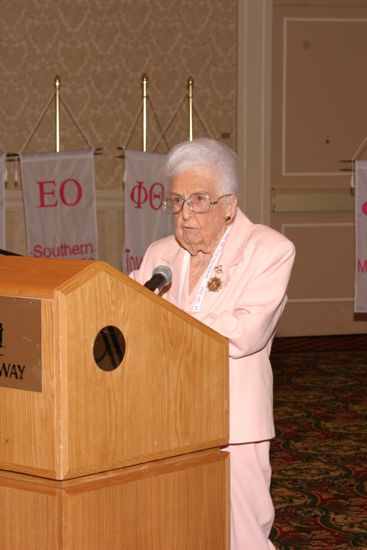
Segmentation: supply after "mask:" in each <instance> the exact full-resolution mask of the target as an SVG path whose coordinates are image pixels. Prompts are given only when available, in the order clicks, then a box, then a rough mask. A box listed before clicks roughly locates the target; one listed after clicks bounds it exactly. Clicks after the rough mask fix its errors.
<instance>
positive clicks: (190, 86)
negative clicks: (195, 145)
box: [187, 76, 194, 141]
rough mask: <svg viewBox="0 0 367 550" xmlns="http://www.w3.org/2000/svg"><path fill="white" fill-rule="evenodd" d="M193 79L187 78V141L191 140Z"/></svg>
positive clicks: (192, 132)
mask: <svg viewBox="0 0 367 550" xmlns="http://www.w3.org/2000/svg"><path fill="white" fill-rule="evenodd" d="M193 88H194V79H193V78H192V76H189V78H188V80H187V91H188V93H187V98H188V103H189V141H192V140H193V134H194V131H193V118H192V98H193Z"/></svg>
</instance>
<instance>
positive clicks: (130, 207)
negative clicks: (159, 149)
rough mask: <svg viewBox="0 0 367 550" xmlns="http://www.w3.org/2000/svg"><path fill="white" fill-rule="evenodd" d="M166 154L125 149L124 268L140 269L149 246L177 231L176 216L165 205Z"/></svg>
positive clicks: (128, 270)
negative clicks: (173, 219) (173, 220)
mask: <svg viewBox="0 0 367 550" xmlns="http://www.w3.org/2000/svg"><path fill="white" fill-rule="evenodd" d="M165 161H166V156H165V155H160V154H158V153H143V152H141V151H131V150H127V151H125V196H124V204H125V217H124V219H125V234H124V251H123V261H122V263H123V270H124V271H125V272H126V273H130V271H133V270H134V269H138V268H139V266H140V264H141V260H142V258H143V255H144V252H145V251H146V249H147V248H148V246H149V245H150V244H151V243H152V242H153V241H155V240H157V239H160V238H161V237H166V236H167V235H170V234H171V233H172V232H173V229H172V228H173V223H172V216H171V215H170V214H169V213H167V212H164V211H163V209H162V203H163V199H164V196H165V193H166V190H167V189H168V178H167V177H166V176H165V175H164V164H165Z"/></svg>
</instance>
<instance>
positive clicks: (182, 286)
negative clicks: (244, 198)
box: [132, 138, 294, 550]
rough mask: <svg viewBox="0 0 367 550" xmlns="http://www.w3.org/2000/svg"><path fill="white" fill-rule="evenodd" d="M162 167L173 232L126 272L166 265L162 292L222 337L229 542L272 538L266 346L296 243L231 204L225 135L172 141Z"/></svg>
mask: <svg viewBox="0 0 367 550" xmlns="http://www.w3.org/2000/svg"><path fill="white" fill-rule="evenodd" d="M166 171H167V174H168V175H169V177H170V180H171V188H170V193H169V195H168V196H167V198H166V200H165V206H166V208H167V210H168V211H170V212H171V213H172V214H173V216H174V220H175V235H172V236H169V237H166V238H163V239H161V240H159V241H156V242H154V243H153V244H152V245H151V246H150V247H149V248H148V250H147V252H146V254H145V255H144V258H143V261H142V264H141V267H140V269H139V271H136V272H134V273H133V274H132V276H133V277H134V278H135V279H136V280H137V281H138V282H140V283H142V284H143V283H144V282H145V281H146V280H147V279H148V278H149V277H150V275H151V273H152V271H153V269H154V268H155V267H156V266H158V265H166V266H168V267H170V269H171V270H172V273H173V279H172V284H171V285H170V286H169V287H168V288H164V289H163V290H162V291H161V294H162V296H163V297H164V298H166V299H167V300H169V301H170V302H172V303H174V304H175V305H177V306H178V307H180V308H182V309H183V310H185V311H186V312H188V313H190V314H191V315H192V316H194V317H195V318H197V319H199V320H200V321H202V322H203V323H205V324H207V325H209V326H210V327H211V328H212V329H214V330H216V331H217V332H219V333H221V334H223V335H224V336H226V337H227V338H228V339H229V355H230V445H229V446H228V447H227V448H226V450H227V451H229V453H230V471H231V548H232V549H236V550H244V549H248V550H262V549H269V548H274V547H273V545H272V544H271V542H270V541H269V540H268V537H269V533H270V529H271V526H272V523H273V518H274V507H273V504H272V500H271V497H270V491H269V488H270V478H271V467H270V463H269V445H270V443H269V440H270V439H271V438H273V437H274V424H273V411H272V408H273V388H272V386H273V379H272V370H271V365H270V361H269V355H270V349H271V345H272V340H273V337H274V332H275V329H276V326H277V323H278V320H279V317H280V315H281V313H282V311H283V308H284V305H285V302H286V288H287V284H288V280H289V276H290V272H291V268H292V264H293V260H294V246H293V244H292V243H291V242H290V241H289V240H288V239H286V238H285V237H284V236H283V235H281V234H280V233H278V232H276V231H274V230H273V229H270V228H269V227H266V226H264V225H257V224H254V223H252V222H251V221H250V220H249V219H248V218H247V217H246V216H245V215H244V214H243V212H242V211H241V210H240V209H239V208H238V206H237V197H236V193H237V191H238V186H239V176H238V170H237V161H236V156H235V154H234V153H233V151H231V150H230V149H229V148H228V147H226V146H225V145H223V144H221V143H219V142H216V141H214V140H210V139H205V138H201V139H196V140H194V141H192V142H185V143H182V144H179V145H177V146H176V147H174V148H173V149H172V151H171V152H170V154H169V155H168V159H167V164H166Z"/></svg>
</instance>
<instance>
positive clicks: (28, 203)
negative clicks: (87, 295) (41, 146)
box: [20, 150, 98, 260]
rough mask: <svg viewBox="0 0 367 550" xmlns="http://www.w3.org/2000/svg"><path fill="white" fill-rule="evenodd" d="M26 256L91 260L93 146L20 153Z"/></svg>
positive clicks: (94, 237)
mask: <svg viewBox="0 0 367 550" xmlns="http://www.w3.org/2000/svg"><path fill="white" fill-rule="evenodd" d="M20 162H21V170H22V184H23V199H24V210H25V221H26V231H27V246H28V255H30V256H34V257H37V258H41V257H43V258H72V259H83V260H87V259H97V258H98V242H97V215H96V201H95V182H94V156H93V151H90V150H86V151H67V152H62V153H36V154H21V155H20Z"/></svg>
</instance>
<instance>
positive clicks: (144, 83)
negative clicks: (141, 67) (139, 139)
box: [141, 73, 148, 153]
mask: <svg viewBox="0 0 367 550" xmlns="http://www.w3.org/2000/svg"><path fill="white" fill-rule="evenodd" d="M141 85H142V93H143V152H144V153H146V150H147V102H148V93H147V89H148V76H147V75H146V73H144V74H143V76H142V80H141Z"/></svg>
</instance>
